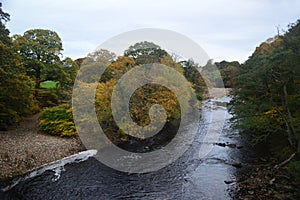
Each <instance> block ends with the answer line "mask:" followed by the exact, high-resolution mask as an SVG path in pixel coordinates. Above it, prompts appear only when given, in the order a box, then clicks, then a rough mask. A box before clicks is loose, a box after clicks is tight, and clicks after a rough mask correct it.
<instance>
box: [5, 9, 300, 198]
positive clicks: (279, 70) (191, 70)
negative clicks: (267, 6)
mask: <svg viewBox="0 0 300 200" xmlns="http://www.w3.org/2000/svg"><path fill="white" fill-rule="evenodd" d="M0 19H1V23H0V41H1V42H0V63H1V66H0V77H1V79H0V91H1V93H0V99H1V101H0V129H1V130H3V131H5V130H9V129H11V126H12V125H14V124H16V123H19V122H21V121H22V120H23V119H24V118H26V117H27V116H29V115H31V114H34V113H38V112H42V113H41V116H40V119H39V126H40V128H41V129H42V130H43V131H44V132H45V133H49V134H52V135H57V136H63V137H72V136H74V135H76V128H75V126H74V123H73V118H72V109H71V96H72V87H73V84H74V80H75V77H76V75H77V72H78V70H79V68H80V66H82V64H83V65H84V66H85V67H93V65H99V63H102V64H103V63H105V65H108V68H107V70H106V71H105V73H104V75H103V76H102V78H101V80H100V81H99V82H98V83H97V84H98V87H97V88H98V89H97V92H96V112H97V116H98V120H99V122H100V123H101V124H102V125H103V127H104V129H105V131H107V132H108V135H110V136H111V139H112V140H114V141H116V142H117V143H122V142H126V141H127V140H128V136H127V135H126V134H124V133H122V131H121V130H119V129H118V128H117V127H116V125H115V124H114V123H113V118H112V116H111V110H110V98H111V93H112V89H113V87H114V85H115V84H116V81H117V80H118V79H119V78H120V77H121V76H122V75H123V74H125V73H126V72H127V71H129V70H130V69H132V68H133V67H135V66H137V65H142V64H148V63H160V64H165V65H167V66H170V67H172V68H173V69H175V70H177V71H178V72H179V73H181V74H183V75H184V76H185V77H186V78H187V79H188V80H189V81H190V82H191V85H192V87H193V89H194V91H195V93H196V96H197V99H198V100H201V99H202V95H203V93H204V91H205V83H204V81H203V79H202V78H201V76H200V75H199V73H198V71H197V70H198V69H199V68H200V66H198V65H197V63H194V62H193V60H192V59H190V60H187V61H176V57H174V56H172V55H169V54H168V53H167V52H166V51H164V50H163V49H161V48H160V47H159V46H158V45H156V44H154V43H151V42H146V41H144V42H139V43H137V44H134V45H133V46H130V47H129V48H128V49H127V50H126V51H125V52H124V55H123V56H120V57H116V55H115V54H114V53H112V52H109V51H107V50H104V49H101V50H97V51H95V52H93V53H90V54H88V55H87V57H85V58H78V59H76V60H72V59H71V58H65V59H61V57H62V50H63V47H62V41H61V39H60V37H59V36H58V34H57V33H56V32H55V31H51V30H44V29H33V30H28V31H26V32H24V34H23V35H13V36H9V30H8V29H7V28H6V26H5V23H6V22H8V21H9V14H7V13H5V12H4V11H2V9H1V8H0ZM215 64H216V66H217V68H218V69H219V71H220V72H221V75H222V80H218V78H217V76H216V74H215V73H216V72H215V71H211V68H210V65H212V61H209V62H208V63H207V65H206V66H202V67H201V70H204V71H206V72H207V74H209V76H210V77H209V78H210V80H211V81H212V82H215V83H216V85H214V86H215V87H220V86H221V85H222V83H224V85H225V87H230V88H233V93H234V99H233V101H232V103H231V112H232V113H233V116H234V117H233V121H232V123H233V126H234V128H236V129H239V130H240V133H241V134H246V135H248V136H249V137H250V139H249V141H250V142H251V143H252V144H253V145H257V144H264V145H265V147H266V152H267V155H268V157H271V158H272V161H268V160H267V161H266V162H267V165H268V167H270V165H273V164H274V163H277V164H278V163H282V165H281V164H279V166H280V167H278V168H277V169H282V170H284V171H285V172H287V173H288V174H289V176H288V178H289V180H291V182H294V183H296V184H295V185H297V183H298V186H299V185H300V161H299V154H300V110H299V108H300V21H297V22H296V23H295V24H291V25H289V28H288V30H287V31H286V32H285V33H282V34H278V35H276V36H275V37H273V38H270V39H268V40H267V41H266V42H263V43H262V44H261V45H260V46H259V47H257V48H256V50H255V52H254V53H253V54H252V56H250V57H249V59H248V60H247V61H246V62H245V63H243V64H239V63H238V62H226V61H222V62H219V63H215ZM83 70H84V69H83ZM186 98H187V100H188V99H189V97H188V96H187V97H186ZM130 103H131V107H130V111H131V117H132V118H133V119H134V121H135V122H137V123H138V124H139V125H142V126H143V125H147V124H148V123H149V120H150V118H149V116H148V115H147V113H148V111H149V108H150V107H151V105H153V104H161V105H163V106H164V107H165V109H166V110H167V113H168V114H167V116H168V120H176V119H180V107H179V105H178V102H177V101H176V98H175V96H174V94H173V93H172V92H171V91H170V90H167V89H166V88H164V87H160V86H157V85H147V86H145V87H143V88H140V89H139V90H137V91H136V92H135V95H134V96H133V98H132V99H131V102H130ZM142 105H143V106H142ZM139 108H143V109H139ZM116 133H118V134H116ZM274 165H275V164H274ZM264 170H265V168H263V169H261V171H264ZM268 172H269V171H268ZM248 173H249V174H247V176H248V175H249V176H252V175H253V174H254V175H255V174H259V176H261V175H260V173H255V171H251V170H250V171H249V172H248ZM262 173H263V172H262ZM251 174H252V175H251ZM262 176H263V175H262ZM271 180H273V179H271ZM273 182H276V180H273V181H272V183H273ZM258 184H259V183H258ZM262 184H263V182H262ZM243 187H249V186H245V185H243V184H242V183H241V184H240V188H243ZM298 189H300V188H298ZM293 191H296V186H295V187H294V188H293ZM243 192H244V190H240V191H238V192H237V196H239V195H240V196H242V195H244V196H245V194H243ZM262 193H263V191H262ZM298 194H299V193H298ZM247 195H248V196H249V195H250V196H252V197H254V196H255V194H254V192H253V191H252V190H251V191H250V193H249V192H248V193H247ZM293 195H294V196H296V195H297V194H294V193H293ZM293 195H292V196H293ZM268 197H270V196H268Z"/></svg>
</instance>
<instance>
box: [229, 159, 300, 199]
mask: <svg viewBox="0 0 300 200" xmlns="http://www.w3.org/2000/svg"><path fill="white" fill-rule="evenodd" d="M278 164H279V163H278V162H276V161H274V160H265V159H260V161H259V162H257V163H252V164H249V165H248V166H247V167H246V169H244V170H241V171H238V172H237V176H236V181H237V187H236V189H235V191H233V196H234V199H239V200H241V199H243V200H245V199H247V200H251V199H253V200H254V199H255V200H256V199H274V200H276V199H278V200H279V199H299V191H298V190H297V184H296V181H295V177H293V176H292V174H291V173H290V172H289V171H288V168H287V167H286V166H282V167H279V168H277V167H276V166H278Z"/></svg>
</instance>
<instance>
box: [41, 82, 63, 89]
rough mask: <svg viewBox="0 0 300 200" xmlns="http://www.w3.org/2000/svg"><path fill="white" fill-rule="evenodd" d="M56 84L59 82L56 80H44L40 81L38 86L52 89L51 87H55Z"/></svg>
mask: <svg viewBox="0 0 300 200" xmlns="http://www.w3.org/2000/svg"><path fill="white" fill-rule="evenodd" d="M58 84H59V82H58V81H44V82H42V83H40V87H41V88H44V89H52V88H56V87H57V86H58Z"/></svg>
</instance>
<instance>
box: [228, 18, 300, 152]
mask: <svg viewBox="0 0 300 200" xmlns="http://www.w3.org/2000/svg"><path fill="white" fill-rule="evenodd" d="M299 30H300V23H299V21H298V23H297V24H293V25H292V26H290V28H289V31H288V32H287V33H286V34H285V35H283V36H276V37H275V38H274V39H273V40H272V41H271V42H270V40H268V41H267V42H264V43H262V44H261V45H260V46H259V47H258V48H257V49H256V50H255V52H254V53H253V55H252V56H251V57H250V58H249V59H248V60H247V61H246V62H245V63H244V64H243V65H242V66H241V67H240V69H239V72H238V73H239V75H238V77H237V88H236V93H237V96H236V97H235V99H234V101H233V105H234V109H233V110H234V114H235V117H234V119H235V125H236V127H238V128H241V129H242V130H243V132H245V133H248V134H250V135H252V138H253V139H254V140H256V141H257V142H259V141H263V140H268V141H269V140H270V138H274V137H279V136H284V137H285V138H286V140H287V141H288V142H289V145H290V147H291V148H292V149H294V150H295V151H297V152H298V153H300V124H299V121H300V111H299V107H300V103H299V102H300V101H299V99H300V95H299V94H300V84H299V82H300V68H299V65H300V53H299V52H300V50H299V49H300V48H299V46H300V31H299Z"/></svg>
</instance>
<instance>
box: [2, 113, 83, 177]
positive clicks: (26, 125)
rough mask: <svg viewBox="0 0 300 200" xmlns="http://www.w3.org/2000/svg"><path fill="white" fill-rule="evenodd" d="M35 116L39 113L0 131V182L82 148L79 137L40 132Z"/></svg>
mask: <svg viewBox="0 0 300 200" xmlns="http://www.w3.org/2000/svg"><path fill="white" fill-rule="evenodd" d="M38 117H39V114H36V115H33V116H31V117H29V118H27V119H25V120H24V121H23V122H21V123H20V124H19V125H18V126H16V127H14V128H12V129H11V130H9V131H0V183H1V182H3V181H6V180H9V179H11V178H13V177H15V176H17V175H20V174H23V173H25V172H27V171H29V170H31V169H34V168H36V167H39V166H41V165H43V164H46V163H49V162H52V161H55V160H59V159H61V158H64V157H66V156H70V155H72V154H75V153H78V152H80V151H83V150H85V148H84V146H83V145H82V143H81V141H80V139H79V137H73V138H61V137H56V136H51V135H47V134H44V133H41V132H40V131H39V128H38Z"/></svg>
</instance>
